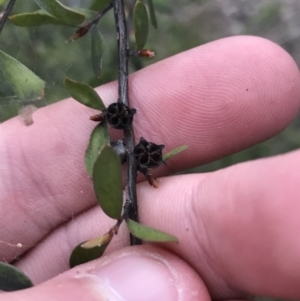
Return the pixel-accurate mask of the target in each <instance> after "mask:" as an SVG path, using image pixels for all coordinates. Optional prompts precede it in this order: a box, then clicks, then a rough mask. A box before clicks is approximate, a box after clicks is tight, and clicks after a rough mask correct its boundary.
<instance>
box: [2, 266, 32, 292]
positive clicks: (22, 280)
mask: <svg viewBox="0 0 300 301" xmlns="http://www.w3.org/2000/svg"><path fill="white" fill-rule="evenodd" d="M32 286H33V284H32V282H31V280H30V279H29V278H28V277H27V276H26V275H25V274H24V273H23V272H21V271H20V270H18V269H17V268H16V267H14V266H13V265H10V264H8V263H5V262H0V291H1V290H2V291H6V292H12V291H18V290H22V289H25V288H29V287H32Z"/></svg>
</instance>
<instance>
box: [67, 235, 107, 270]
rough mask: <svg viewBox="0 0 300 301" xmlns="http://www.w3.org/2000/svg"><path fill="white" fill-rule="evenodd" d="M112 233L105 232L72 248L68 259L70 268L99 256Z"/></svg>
mask: <svg viewBox="0 0 300 301" xmlns="http://www.w3.org/2000/svg"><path fill="white" fill-rule="evenodd" d="M112 237H113V235H112V234H110V233H107V234H105V235H103V236H101V237H98V238H95V239H91V240H88V241H86V242H83V243H81V244H79V245H78V246H77V247H75V248H74V250H73V251H72V254H71V256H70V259H69V265H70V267H71V268H73V267H75V266H77V265H80V264H83V263H86V262H89V261H91V260H94V259H97V258H99V257H101V256H102V255H103V253H104V251H105V249H106V248H107V246H108V245H109V243H110V241H111V239H112Z"/></svg>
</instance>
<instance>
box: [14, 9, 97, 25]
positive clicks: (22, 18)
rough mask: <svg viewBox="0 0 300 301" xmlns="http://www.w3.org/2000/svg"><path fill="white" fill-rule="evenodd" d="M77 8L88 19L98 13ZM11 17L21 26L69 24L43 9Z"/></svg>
mask: <svg viewBox="0 0 300 301" xmlns="http://www.w3.org/2000/svg"><path fill="white" fill-rule="evenodd" d="M77 10H78V11H79V12H80V13H82V14H84V15H85V17H86V18H88V19H93V18H94V17H95V16H96V14H97V12H95V11H92V10H88V9H83V8H78V9H77ZM9 19H10V21H12V22H13V23H14V24H15V25H16V26H20V27H30V26H40V25H47V24H52V25H67V26H69V25H68V24H66V23H65V22H64V21H63V20H59V19H57V18H55V17H53V16H52V15H50V14H48V13H47V12H46V11H45V10H43V9H40V10H37V11H34V12H28V13H22V14H17V15H12V16H10V17H9Z"/></svg>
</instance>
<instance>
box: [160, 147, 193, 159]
mask: <svg viewBox="0 0 300 301" xmlns="http://www.w3.org/2000/svg"><path fill="white" fill-rule="evenodd" d="M188 148H189V147H188V145H182V146H179V147H177V148H175V149H173V150H171V151H170V152H168V153H167V154H165V155H164V156H163V160H164V161H167V160H169V159H171V158H172V157H173V156H175V155H177V154H179V153H181V152H183V151H185V150H186V149H188Z"/></svg>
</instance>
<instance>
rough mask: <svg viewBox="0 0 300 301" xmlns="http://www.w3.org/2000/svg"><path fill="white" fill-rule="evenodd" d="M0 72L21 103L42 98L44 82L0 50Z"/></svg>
mask: <svg viewBox="0 0 300 301" xmlns="http://www.w3.org/2000/svg"><path fill="white" fill-rule="evenodd" d="M0 70H1V71H2V73H3V75H4V76H5V78H6V79H7V81H8V82H9V83H10V85H11V86H12V88H13V90H14V92H15V93H16V95H17V96H18V98H19V99H20V100H21V101H22V102H23V103H26V102H34V101H36V100H39V99H42V98H43V97H44V88H45V82H44V81H43V80H42V79H41V78H39V77H38V76H37V75H36V74H34V73H33V72H32V71H31V70H30V69H28V68H27V67H26V66H24V65H23V64H22V63H20V62H19V61H17V60H16V59H14V58H13V57H11V56H9V55H8V54H6V53H5V52H3V51H1V50H0Z"/></svg>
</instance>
